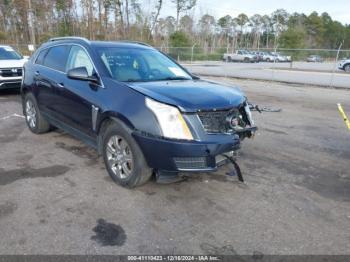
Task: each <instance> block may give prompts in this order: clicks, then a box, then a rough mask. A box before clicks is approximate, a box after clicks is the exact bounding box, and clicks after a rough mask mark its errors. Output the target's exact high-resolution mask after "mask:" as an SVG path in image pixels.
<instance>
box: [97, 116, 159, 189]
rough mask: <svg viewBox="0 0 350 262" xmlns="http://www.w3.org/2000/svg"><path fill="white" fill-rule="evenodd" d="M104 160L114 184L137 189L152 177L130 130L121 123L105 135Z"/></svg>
mask: <svg viewBox="0 0 350 262" xmlns="http://www.w3.org/2000/svg"><path fill="white" fill-rule="evenodd" d="M102 141H103V160H104V162H105V166H106V169H107V171H108V174H109V175H110V177H111V178H112V179H113V181H114V182H116V183H118V184H119V185H121V186H124V187H129V188H132V187H136V186H140V185H142V184H144V183H146V182H147V181H148V180H149V179H150V177H151V176H152V169H150V168H149V167H148V166H147V163H146V161H145V158H144V156H143V153H142V151H141V149H140V148H139V146H138V144H137V143H136V141H135V140H134V138H133V137H132V136H131V132H130V130H129V129H128V128H127V127H126V126H125V125H124V124H123V123H122V122H120V121H114V122H113V123H112V124H110V125H109V126H108V127H107V128H106V131H105V133H104V134H103V140H102Z"/></svg>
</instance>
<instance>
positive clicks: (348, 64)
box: [343, 62, 350, 71]
mask: <svg viewBox="0 0 350 262" xmlns="http://www.w3.org/2000/svg"><path fill="white" fill-rule="evenodd" d="M347 66H350V62H348V63H345V64H344V65H343V70H344V71H345V67H347Z"/></svg>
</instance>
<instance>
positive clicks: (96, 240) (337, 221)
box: [0, 78, 350, 254]
mask: <svg viewBox="0 0 350 262" xmlns="http://www.w3.org/2000/svg"><path fill="white" fill-rule="evenodd" d="M214 80H215V81H224V82H229V83H232V84H234V85H238V86H240V87H241V88H242V89H243V90H244V91H245V92H246V94H247V96H248V97H249V99H250V100H251V101H252V102H254V103H256V104H259V105H260V106H269V107H274V108H282V109H283V111H282V112H280V113H263V114H258V113H254V117H255V119H256V123H257V125H258V126H259V131H258V133H257V135H256V137H255V138H254V139H253V140H246V141H244V143H243V146H242V150H241V153H240V157H239V164H240V166H241V169H242V171H243V173H244V176H245V179H246V184H240V183H238V182H237V178H236V177H229V176H227V175H226V173H227V172H228V170H229V167H228V166H226V167H222V168H221V169H220V170H219V171H218V172H216V173H212V174H196V175H193V176H192V177H191V178H190V179H188V180H187V181H184V182H181V183H176V184H170V185H160V184H157V183H155V182H154V181H151V182H149V183H148V184H146V185H145V186H142V187H139V188H136V189H133V190H128V189H124V188H122V187H120V186H118V185H116V184H114V183H113V182H112V181H111V179H110V178H109V177H108V176H107V173H106V170H105V168H104V165H103V163H102V160H101V158H98V157H97V154H96V152H95V151H94V150H92V149H90V148H88V147H87V146H85V145H84V144H82V143H81V142H79V141H78V140H76V139H74V138H72V137H71V136H68V135H66V134H65V133H63V132H61V131H57V130H56V131H53V132H50V133H48V134H44V135H39V136H37V135H34V134H32V133H30V132H29V130H28V129H27V127H26V125H25V123H24V120H23V118H21V117H20V116H18V115H20V114H21V105H20V100H19V96H18V94H17V93H16V92H5V91H1V94H0V148H1V150H0V236H1V237H0V254H208V253H211V254H214V253H217V254H350V205H349V203H350V174H349V173H350V172H349V169H350V164H349V159H350V146H349V145H350V139H349V137H350V133H349V130H347V129H346V126H345V125H344V123H343V121H342V119H341V118H340V115H339V113H338V111H337V107H336V103H338V102H341V103H343V104H344V109H345V111H346V112H348V114H350V92H349V91H346V90H333V89H322V88H315V87H312V88H311V87H307V86H303V87H300V86H289V85H285V84H276V83H267V82H257V81H242V80H228V79H223V78H216V79H214ZM15 114H18V115H15Z"/></svg>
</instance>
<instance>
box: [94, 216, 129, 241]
mask: <svg viewBox="0 0 350 262" xmlns="http://www.w3.org/2000/svg"><path fill="white" fill-rule="evenodd" d="M92 230H93V231H94V232H95V233H96V235H95V236H92V237H91V239H92V240H94V241H96V242H97V243H99V244H100V245H102V246H122V245H124V243H125V241H126V234H125V231H124V229H123V228H122V227H121V226H119V225H116V224H113V223H108V222H107V221H105V220H104V219H99V220H97V225H96V226H95V227H94V228H93V229H92Z"/></svg>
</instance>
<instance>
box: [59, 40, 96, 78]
mask: <svg viewBox="0 0 350 262" xmlns="http://www.w3.org/2000/svg"><path fill="white" fill-rule="evenodd" d="M77 67H85V68H86V70H87V72H88V74H89V76H92V74H93V71H94V66H93V64H92V62H91V60H90V57H89V56H88V54H87V53H86V52H85V50H84V49H83V48H81V47H80V46H76V45H74V46H72V48H71V49H70V53H69V56H68V61H67V68H66V71H68V70H70V69H73V68H77Z"/></svg>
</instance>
